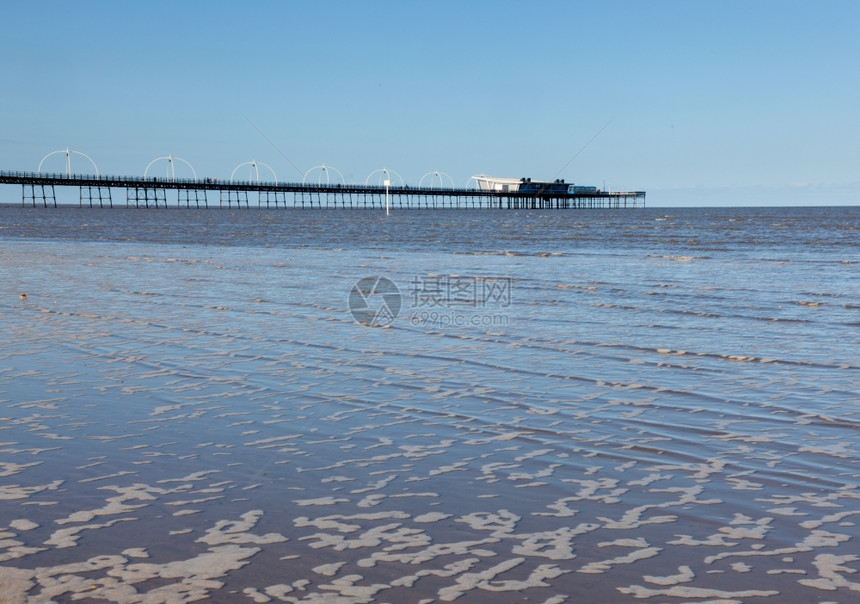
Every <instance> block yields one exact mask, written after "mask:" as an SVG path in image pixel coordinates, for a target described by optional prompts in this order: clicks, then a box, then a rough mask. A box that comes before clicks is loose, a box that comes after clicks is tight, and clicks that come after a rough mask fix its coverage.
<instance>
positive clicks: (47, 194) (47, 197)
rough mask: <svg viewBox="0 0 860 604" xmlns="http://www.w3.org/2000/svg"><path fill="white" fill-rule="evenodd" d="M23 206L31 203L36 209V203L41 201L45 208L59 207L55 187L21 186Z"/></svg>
mask: <svg viewBox="0 0 860 604" xmlns="http://www.w3.org/2000/svg"><path fill="white" fill-rule="evenodd" d="M21 189H22V191H21V205H22V206H26V205H27V202H28V201H29V202H30V203H31V204H32V205H33V207H34V208H35V207H36V201H40V202H41V203H42V205H43V206H44V207H46V208H47V207H48V203H49V201H50V203H51V205H52V206H54V207H55V208H56V207H57V196H56V194H55V193H54V185H21Z"/></svg>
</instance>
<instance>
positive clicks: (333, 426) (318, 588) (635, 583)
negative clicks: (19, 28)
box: [0, 240, 860, 604]
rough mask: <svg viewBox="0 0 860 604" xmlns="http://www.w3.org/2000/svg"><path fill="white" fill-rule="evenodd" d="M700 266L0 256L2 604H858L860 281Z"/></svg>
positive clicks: (451, 258) (25, 246)
mask: <svg viewBox="0 0 860 604" xmlns="http://www.w3.org/2000/svg"><path fill="white" fill-rule="evenodd" d="M703 256H705V255H696V254H695V253H691V254H688V253H683V254H654V255H651V256H649V257H646V258H644V259H643V258H642V257H641V256H638V255H635V256H634V255H628V256H624V255H622V256H613V257H607V258H604V259H600V258H597V257H595V258H589V259H588V261H586V259H585V258H583V256H582V255H575V254H569V253H562V254H544V255H541V254H539V253H530V252H527V253H522V254H515V255H510V254H506V253H503V252H499V253H491V254H484V253H481V254H447V253H424V252H418V251H411V252H390V253H380V252H375V253H369V252H368V251H367V250H356V249H332V248H327V249H310V248H308V249H267V250H262V249H260V248H254V247H241V248H232V247H221V246H181V245H175V244H159V245H152V244H147V243H141V242H130V243H111V242H102V243H98V242H68V241H36V240H5V241H3V244H2V247H0V267H2V273H3V274H2V276H3V284H4V285H3V291H2V292H0V293H2V301H0V310H2V319H0V327H2V331H3V336H2V338H3V341H4V344H3V346H2V349H0V562H2V564H0V600H2V601H3V602H44V601H63V602H67V601H93V602H96V601H108V602H118V603H131V602H190V601H195V600H200V599H204V598H205V599H209V600H210V601H217V602H242V601H245V602H338V603H360V602H427V603H429V602H450V601H459V602H479V603H482V602H487V603H490V602H492V603H498V602H525V601H529V602H542V603H545V604H559V603H561V602H582V601H588V602H607V603H608V602H633V601H647V602H759V601H771V602H809V603H812V602H850V601H854V600H856V599H858V598H860V579H858V572H857V571H860V556H858V555H857V553H856V552H857V551H858V545H857V543H858V536H860V529H858V526H857V523H858V521H860V490H858V484H860V464H858V458H860V456H858V442H860V441H858V438H857V434H858V432H857V430H858V426H860V423H858V421H860V417H858V404H857V403H858V399H857V392H858V386H860V382H858V363H857V357H856V350H857V348H856V346H857V344H858V332H857V325H858V321H860V319H858V314H857V313H858V307H857V306H856V302H857V299H856V298H855V297H854V296H855V294H856V286H851V285H846V283H850V280H849V279H846V277H847V276H849V275H850V274H852V273H851V271H856V266H853V265H851V264H850V261H851V259H850V258H843V259H842V261H844V262H842V261H840V260H839V259H836V260H834V261H833V262H825V263H818V264H816V265H815V266H814V267H806V266H802V265H799V264H798V263H797V262H796V261H795V262H793V263H787V264H785V263H784V261H785V259H776V260H774V259H768V258H765V257H760V258H746V259H738V258H734V257H733V258H728V257H724V256H720V255H719V254H714V253H710V254H708V255H707V256H706V257H703ZM367 275H387V276H388V277H390V278H391V279H392V280H393V281H394V282H396V283H397V284H398V285H399V286H400V289H401V292H402V294H403V308H402V309H401V311H400V314H399V316H398V317H397V319H396V320H394V321H393V322H392V323H391V324H390V325H388V326H387V327H379V328H373V327H364V326H362V325H359V324H358V323H356V322H355V320H354V319H353V317H352V316H351V315H350V313H349V310H348V308H347V305H348V295H349V292H350V288H351V287H352V286H353V285H354V283H355V282H356V280H357V279H359V278H361V277H364V276H367ZM762 275H778V278H776V279H771V280H763V279H762ZM452 276H453V277H455V278H456V277H459V278H461V279H462V278H463V277H464V276H465V277H467V278H468V279H474V280H475V281H473V282H474V283H480V282H482V281H483V280H485V279H496V280H501V279H505V280H509V281H505V282H506V283H509V284H510V285H509V287H510V290H509V292H510V298H509V299H502V300H499V299H496V300H494V301H487V300H483V301H481V302H482V303H481V304H478V305H477V306H475V305H473V306H470V307H468V308H466V307H464V305H461V306H454V305H453V304H452V302H451V301H450V300H449V301H448V303H447V305H445V306H444V307H442V308H436V309H434V310H435V311H436V312H437V313H439V314H437V316H436V317H435V319H434V321H435V322H434V321H431V320H430V319H431V317H430V315H422V313H427V312H428V311H429V310H430V309H429V308H427V307H420V306H418V305H416V303H415V300H414V299H413V298H414V297H415V296H411V294H414V293H415V292H412V291H410V287H411V286H410V285H409V283H410V282H417V281H416V280H418V281H420V282H421V284H422V287H423V286H424V285H426V284H427V283H429V282H431V281H433V282H439V281H438V278H440V277H446V278H449V280H448V281H443V282H444V283H446V284H450V283H451V282H452V281H451V280H450V278H451V277H452ZM434 280H437V281H434ZM852 288H853V289H852ZM422 291H425V290H422ZM22 293H26V294H27V297H26V298H25V299H22V298H21V297H20V295H21V294H22ZM449 293H450V292H449ZM415 298H417V297H415ZM457 313H459V314H457ZM443 317H444V319H443ZM452 317H466V318H467V320H465V324H461V325H454V324H442V321H443V320H445V321H448V320H449V319H451V318H452ZM473 317H478V318H479V321H478V324H477V325H476V324H474V323H470V320H471V318H473ZM486 317H490V318H491V319H492V320H490V321H484V323H490V324H482V321H481V319H485V318H486ZM825 344H826V345H825Z"/></svg>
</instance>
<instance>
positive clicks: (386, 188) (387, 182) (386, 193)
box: [385, 178, 391, 216]
mask: <svg viewBox="0 0 860 604" xmlns="http://www.w3.org/2000/svg"><path fill="white" fill-rule="evenodd" d="M390 184H391V180H390V179H388V178H386V179H385V215H386V216H388V215H389V212H388V185H390Z"/></svg>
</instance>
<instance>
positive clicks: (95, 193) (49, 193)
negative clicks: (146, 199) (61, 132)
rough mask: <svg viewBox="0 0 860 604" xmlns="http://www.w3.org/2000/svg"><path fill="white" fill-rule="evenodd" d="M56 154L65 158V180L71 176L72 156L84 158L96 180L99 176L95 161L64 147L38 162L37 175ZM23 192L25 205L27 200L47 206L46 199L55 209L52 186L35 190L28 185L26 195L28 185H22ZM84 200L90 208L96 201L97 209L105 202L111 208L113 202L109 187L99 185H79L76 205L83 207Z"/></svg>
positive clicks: (33, 186)
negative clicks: (90, 165)
mask: <svg viewBox="0 0 860 604" xmlns="http://www.w3.org/2000/svg"><path fill="white" fill-rule="evenodd" d="M58 153H63V154H65V156H66V178H70V177H71V176H72V155H80V156H81V157H85V158H87V159H88V160H89V162H90V163H91V164H92V165H93V169H94V170H95V171H96V178H98V176H99V167H98V166H97V165H96V162H95V160H93V158H92V157H90V156H89V155H87V154H86V153H84V152H82V151H75V150H73V149H70V148H68V147H66V148H65V149H59V150H57V151H52V152H50V153H48V154H47V155H46V156H45V157H43V158H42V161H40V162H39V168H38V174H41V173H42V165H43V164H44V163H45V160H46V159H48V158H49V157H51V156H53V155H57V154H58ZM22 186H23V187H24V190H23V192H22V194H21V197H22V199H23V201H24V204H25V205H26V202H27V199H30V200H31V202H32V203H33V205H35V204H36V200H37V199H41V200H42V203H43V204H44V205H45V206H47V205H48V199H50V200H51V202H52V203H53V205H54V206H55V207H56V205H57V195H56V192H55V191H54V185H44V184H43V185H41V186H40V188H39V189H38V192H37V189H36V186H37V185H35V184H31V185H29V187H30V189H29V195H28V194H27V193H28V192H27V189H26V187H27V186H28V185H22ZM84 200H86V202H87V203H88V204H89V206H90V207H93V205H95V202H96V200H98V204H99V207H104V205H105V202H107V204H108V206H110V207H113V200H112V199H111V193H110V187H103V186H101V185H91V184H90V185H81V186H80V188H79V190H78V205H80V206H81V207H83V205H84Z"/></svg>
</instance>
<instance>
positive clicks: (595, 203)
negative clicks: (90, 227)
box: [0, 171, 645, 210]
mask: <svg viewBox="0 0 860 604" xmlns="http://www.w3.org/2000/svg"><path fill="white" fill-rule="evenodd" d="M389 172H390V171H389ZM0 184H17V185H21V186H22V187H23V193H22V205H25V206H26V205H28V204H31V205H33V206H36V205H44V206H46V207H47V206H48V205H52V206H56V205H57V203H56V196H55V194H54V187H56V186H59V187H71V186H74V187H102V188H106V189H110V188H124V189H126V205H127V206H133V207H138V208H139V207H144V208H162V207H167V205H168V204H167V198H166V195H167V191H168V190H174V191H177V195H178V196H179V198H178V201H177V204H176V205H177V206H178V207H181V206H182V205H183V201H184V205H185V206H186V207H192V206H196V207H200V206H201V203H202V205H203V206H204V207H208V206H207V204H206V193H207V192H208V191H218V192H219V193H220V194H222V195H224V194H225V193H224V192H231V193H229V194H230V195H235V197H234V198H232V199H231V201H235V205H236V206H238V207H241V206H242V205H244V206H245V207H249V204H248V203H247V195H248V193H249V192H257V193H265V194H270V193H276V194H281V195H283V196H284V197H283V198H282V199H284V200H285V199H286V195H287V194H289V193H292V194H293V204H292V207H293V208H300V207H301V208H308V207H310V208H319V207H322V200H323V199H326V200H327V201H326V203H327V206H326V207H334V208H352V209H365V208H366V209H384V208H385V199H386V195H390V197H391V200H392V201H393V205H392V207H394V208H395V209H397V208H402V209H449V208H451V209H457V208H459V209H472V208H474V209H512V210H515V209H598V208H601V209H616V208H617V209H621V208H642V207H645V192H644V191H626V192H625V191H616V192H612V193H609V192H605V191H590V192H587V193H570V192H568V193H559V192H556V193H550V192H543V191H541V192H534V193H532V192H523V191H495V190H494V191H488V190H481V189H480V188H479V189H469V188H438V187H430V188H427V187H410V186H408V185H404V184H401V185H399V186H390V185H389V186H376V185H369V184H365V185H354V184H332V183H327V184H324V185H322V184H317V185H314V184H306V183H277V184H275V183H253V182H232V183H230V182H224V181H218V180H217V179H205V180H203V181H200V180H198V179H197V178H196V175H195V179H193V180H191V179H177V178H172V179H163V178H162V179H159V178H149V177H145V178H141V177H134V176H92V175H78V174H70V175H64V174H39V173H34V172H0ZM28 193H29V195H28ZM242 201H243V202H244V203H241V202H242ZM329 201H331V203H329ZM81 205H83V202H81ZM91 205H92V204H91ZM231 207H232V206H231ZM278 207H284V208H286V207H287V203H286V201H284V203H283V204H279V205H278Z"/></svg>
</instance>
